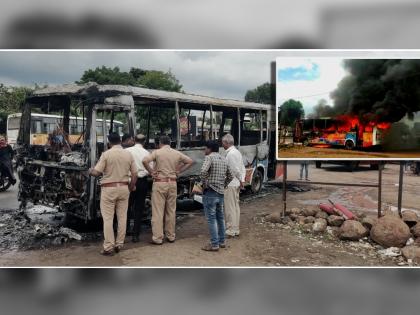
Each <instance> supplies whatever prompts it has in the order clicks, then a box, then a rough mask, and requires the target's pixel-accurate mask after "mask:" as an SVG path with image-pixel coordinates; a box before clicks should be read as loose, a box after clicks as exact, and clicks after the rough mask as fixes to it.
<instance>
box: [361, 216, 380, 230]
mask: <svg viewBox="0 0 420 315" xmlns="http://www.w3.org/2000/svg"><path fill="white" fill-rule="evenodd" d="M361 222H362V225H363V226H364V227H365V228H367V229H368V230H369V231H370V229H371V228H372V226H373V225H374V224H375V223H376V222H378V218H377V217H374V216H367V217H364V218H363V219H362V221H361Z"/></svg>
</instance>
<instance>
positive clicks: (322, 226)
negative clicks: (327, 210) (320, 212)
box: [312, 218, 327, 233]
mask: <svg viewBox="0 0 420 315" xmlns="http://www.w3.org/2000/svg"><path fill="white" fill-rule="evenodd" d="M326 229H327V220H325V219H323V218H317V219H315V222H314V224H313V225H312V231H313V232H314V233H324V232H325V230H326Z"/></svg>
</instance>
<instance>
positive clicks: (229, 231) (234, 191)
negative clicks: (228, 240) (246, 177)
mask: <svg viewBox="0 0 420 315" xmlns="http://www.w3.org/2000/svg"><path fill="white" fill-rule="evenodd" d="M239 191H240V188H239V187H229V186H228V187H227V188H226V189H225V221H226V235H230V236H235V235H239V219H240V215H241V208H240V207H239Z"/></svg>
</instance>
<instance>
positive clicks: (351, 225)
mask: <svg viewBox="0 0 420 315" xmlns="http://www.w3.org/2000/svg"><path fill="white" fill-rule="evenodd" d="M368 233H369V231H368V230H367V229H366V228H365V227H364V226H363V225H362V224H361V223H360V222H359V221H356V220H347V221H344V223H343V224H342V225H341V227H340V230H339V238H340V239H342V240H350V241H358V240H359V239H361V238H362V237H365V236H366V235H368Z"/></svg>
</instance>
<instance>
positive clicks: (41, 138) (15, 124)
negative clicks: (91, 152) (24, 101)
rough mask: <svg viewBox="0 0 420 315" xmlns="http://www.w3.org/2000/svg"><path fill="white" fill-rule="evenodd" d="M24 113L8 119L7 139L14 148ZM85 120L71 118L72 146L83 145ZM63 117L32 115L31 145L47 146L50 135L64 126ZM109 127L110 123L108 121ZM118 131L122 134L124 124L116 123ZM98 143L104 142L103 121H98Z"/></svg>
mask: <svg viewBox="0 0 420 315" xmlns="http://www.w3.org/2000/svg"><path fill="white" fill-rule="evenodd" d="M21 117H22V113H16V114H10V115H9V116H8V117H7V139H8V142H9V144H10V145H11V146H12V147H14V146H15V144H16V140H17V137H18V133H19V127H20V122H21ZM82 120H83V118H82V117H74V116H70V118H69V123H70V127H69V132H70V133H69V141H70V143H71V144H76V143H81V142H82V141H83V139H82V137H83V136H81V135H82V133H83V122H82ZM62 121H63V116H59V115H49V114H38V113H31V128H30V137H29V139H30V144H32V145H45V144H46V143H47V142H48V135H50V134H51V133H52V132H54V130H56V129H57V128H59V127H60V125H62ZM107 124H108V126H109V124H110V121H109V120H108V121H107ZM114 124H115V128H116V130H117V131H118V132H119V133H121V132H122V128H123V124H122V122H120V121H115V122H114ZM96 128H97V136H98V138H99V139H98V141H99V142H102V141H103V139H102V137H103V133H102V119H97V120H96Z"/></svg>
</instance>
